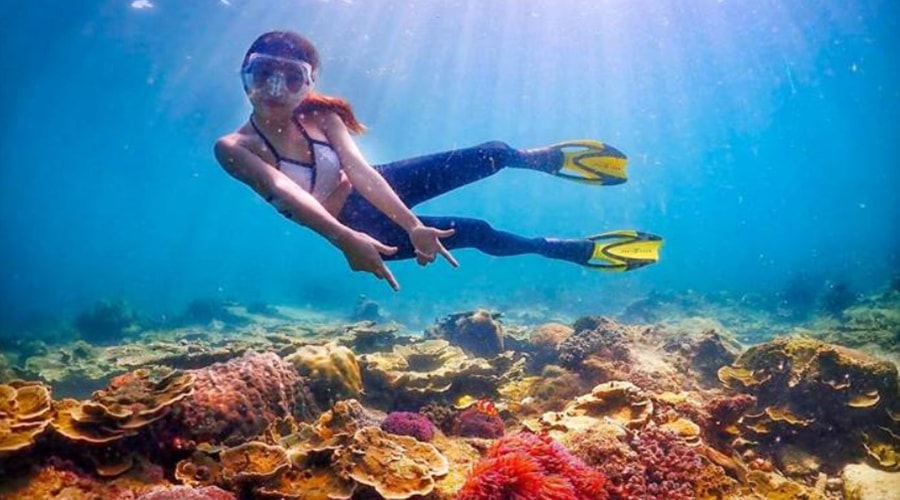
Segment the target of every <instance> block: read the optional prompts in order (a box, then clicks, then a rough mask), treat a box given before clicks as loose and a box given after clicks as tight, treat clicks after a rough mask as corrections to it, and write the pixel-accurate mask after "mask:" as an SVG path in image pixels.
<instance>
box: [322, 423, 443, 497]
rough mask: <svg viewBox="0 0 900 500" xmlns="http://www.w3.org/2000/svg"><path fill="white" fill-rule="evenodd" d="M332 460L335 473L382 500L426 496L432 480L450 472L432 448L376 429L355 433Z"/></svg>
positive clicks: (439, 454) (364, 428) (368, 428)
mask: <svg viewBox="0 0 900 500" xmlns="http://www.w3.org/2000/svg"><path fill="white" fill-rule="evenodd" d="M332 460H333V463H334V466H335V467H336V468H337V469H338V470H339V471H341V472H342V473H344V474H346V475H347V476H348V477H349V478H351V479H353V480H354V481H356V482H357V483H359V484H362V485H366V486H369V487H371V488H372V489H374V490H375V491H376V492H377V493H378V494H380V495H382V496H383V497H385V498H409V497H412V496H414V495H427V494H429V493H430V492H431V491H432V490H433V489H434V485H435V483H434V481H435V478H436V477H440V476H443V475H446V474H447V473H448V472H449V471H450V464H449V462H447V459H446V457H444V456H443V455H441V453H440V452H439V451H438V450H437V448H435V447H434V446H432V445H430V444H428V443H423V442H421V441H418V440H417V439H415V438H411V437H408V436H396V435H393V434H388V433H386V432H384V431H382V430H381V429H379V428H378V427H363V428H362V429H360V430H358V431H356V432H355V433H354V434H353V439H352V441H351V442H350V444H349V445H348V446H346V447H344V448H341V449H338V450H337V451H335V452H334V456H333V458H332Z"/></svg>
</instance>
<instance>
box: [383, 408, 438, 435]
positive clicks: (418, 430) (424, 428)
mask: <svg viewBox="0 0 900 500" xmlns="http://www.w3.org/2000/svg"><path fill="white" fill-rule="evenodd" d="M381 430H383V431H385V432H390V433H391V434H398V435H400V436H412V437H414V438H416V439H418V440H419V441H426V442H428V441H431V440H432V439H433V438H434V425H432V423H431V420H428V417H426V416H425V415H420V414H418V413H413V412H408V411H395V412H391V413H389V414H388V416H387V418H385V419H384V421H383V422H381Z"/></svg>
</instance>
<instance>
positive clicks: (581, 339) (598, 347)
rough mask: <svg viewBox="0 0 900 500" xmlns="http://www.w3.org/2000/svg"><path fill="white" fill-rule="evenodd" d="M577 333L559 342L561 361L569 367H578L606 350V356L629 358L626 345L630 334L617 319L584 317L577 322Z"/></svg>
mask: <svg viewBox="0 0 900 500" xmlns="http://www.w3.org/2000/svg"><path fill="white" fill-rule="evenodd" d="M574 329H575V333H574V334H573V335H572V336H570V337H569V338H567V339H566V340H564V341H562V342H561V343H560V344H559V347H558V350H559V362H560V364H561V365H562V366H564V367H567V368H572V367H577V366H578V365H579V364H581V362H582V361H584V360H585V359H587V357H588V356H590V355H591V354H595V353H598V352H601V351H606V353H605V357H608V358H616V359H622V360H627V359H628V358H629V351H628V348H627V347H626V345H625V339H626V338H627V337H628V334H627V333H626V332H625V331H624V328H623V327H622V326H621V325H619V323H616V321H615V320H612V319H610V318H604V317H584V318H580V319H578V320H577V321H576V322H575V325H574Z"/></svg>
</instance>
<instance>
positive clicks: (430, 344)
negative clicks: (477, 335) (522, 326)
mask: <svg viewBox="0 0 900 500" xmlns="http://www.w3.org/2000/svg"><path fill="white" fill-rule="evenodd" d="M359 361H360V366H361V367H362V373H363V384H364V386H365V388H366V401H367V402H368V403H370V404H374V405H377V406H379V407H381V408H385V409H408V408H419V407H421V406H423V405H425V404H428V403H433V402H438V403H449V402H452V401H454V400H455V399H456V398H458V397H459V396H462V395H464V394H472V395H476V396H492V395H493V394H494V393H495V392H496V388H497V387H498V386H499V385H500V383H501V381H502V380H501V376H502V375H503V374H505V373H506V372H507V371H508V370H511V369H512V368H513V367H514V366H516V364H517V363H519V361H516V360H515V359H514V358H513V357H512V356H506V355H502V356H498V357H496V358H493V359H492V360H490V361H488V360H485V359H482V358H469V357H468V356H466V355H465V353H463V351H462V349H460V348H459V347H455V346H451V345H450V344H449V342H447V341H446V340H426V341H424V342H418V343H415V344H410V345H408V346H395V347H394V349H393V351H392V352H389V353H375V354H364V355H362V356H360V357H359ZM521 364H524V361H521Z"/></svg>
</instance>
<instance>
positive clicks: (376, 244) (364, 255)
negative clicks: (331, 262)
mask: <svg viewBox="0 0 900 500" xmlns="http://www.w3.org/2000/svg"><path fill="white" fill-rule="evenodd" d="M340 248H341V250H343V252H344V257H346V258H347V263H348V264H350V269H353V270H354V271H365V272H367V273H372V274H373V275H375V277H376V278H378V279H380V280H387V282H388V284H389V285H391V288H393V289H394V291H395V292H396V291H399V290H400V284H399V283H397V280H396V279H395V278H394V275H393V274H392V273H391V270H390V269H388V267H387V266H386V265H385V264H384V260H382V258H381V256H382V255H393V254H395V253H396V252H397V247H390V246H387V245H385V244H384V243H382V242H380V241H378V240H376V239H375V238H373V237H371V236H369V235H368V234H366V233H361V232H359V231H354V232H353V234H352V236H351V237H350V238H347V239H346V240H345V241H344V242H343V243H342V244H341V246H340Z"/></svg>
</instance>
